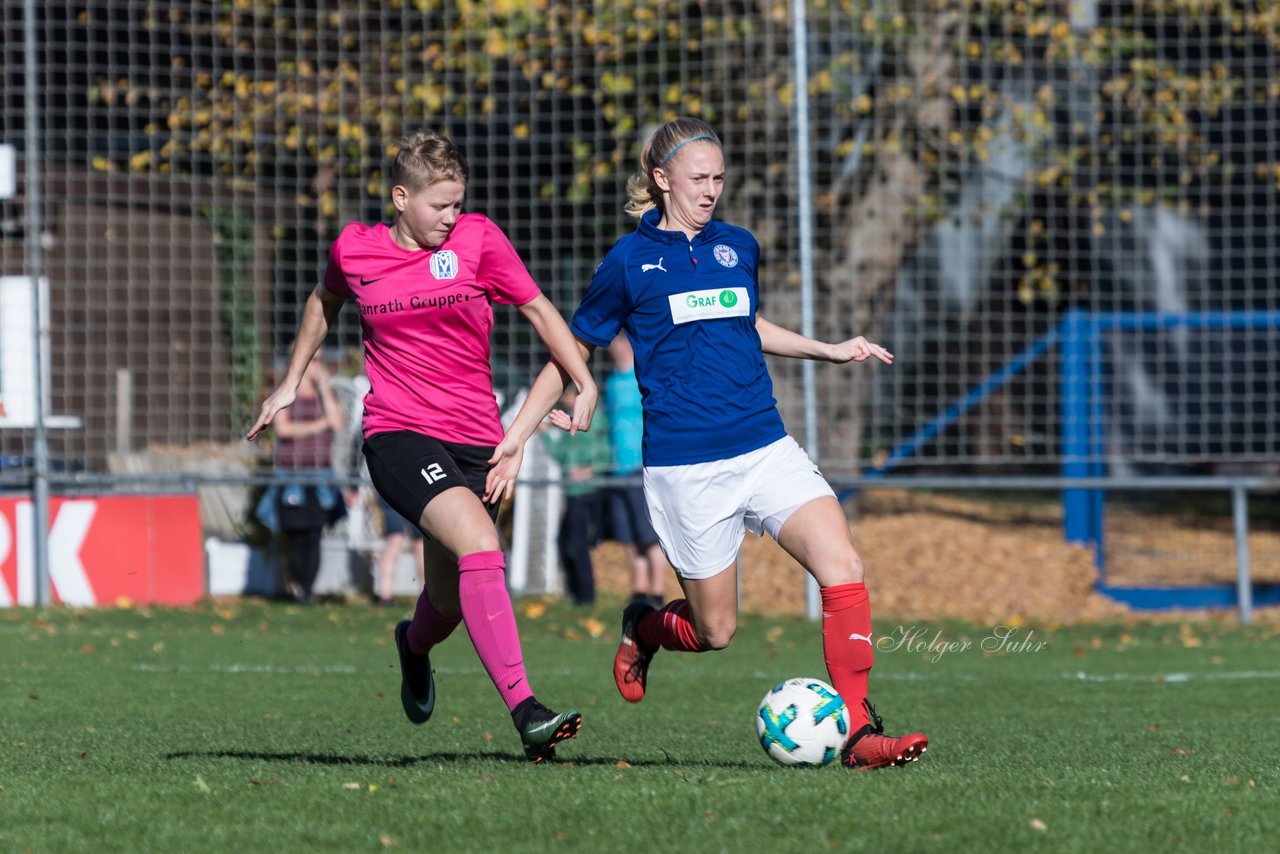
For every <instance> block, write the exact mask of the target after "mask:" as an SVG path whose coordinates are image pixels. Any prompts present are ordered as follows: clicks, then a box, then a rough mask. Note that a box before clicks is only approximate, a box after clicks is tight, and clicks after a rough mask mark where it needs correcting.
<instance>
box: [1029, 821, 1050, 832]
mask: <svg viewBox="0 0 1280 854" xmlns="http://www.w3.org/2000/svg"><path fill="white" fill-rule="evenodd" d="M1027 826H1029V827H1030V828H1031V829H1032V830H1038V831H1040V832H1041V833H1044V832H1045V831H1047V830H1048V829H1049V825H1047V824H1045V823H1044V822H1043V821H1041V820H1040V819H1038V818H1033V819H1031V821H1029V822H1027Z"/></svg>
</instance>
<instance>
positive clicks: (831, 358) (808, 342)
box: [756, 314, 893, 365]
mask: <svg viewBox="0 0 1280 854" xmlns="http://www.w3.org/2000/svg"><path fill="white" fill-rule="evenodd" d="M756 332H757V333H759V335H760V344H761V347H762V349H763V350H764V352H766V353H768V354H769V355H771V356H787V357H790V358H793V359H813V360H815V361H820V362H834V363H836V364H843V363H845V362H864V361H866V360H867V359H870V358H876V359H879V360H880V361H881V362H884V363H885V364H886V365H892V364H893V354H892V353H890V352H889V351H888V350H886V349H885V348H883V347H881V346H880V345H879V344H872V343H871V342H870V341H868V340H867V339H866V338H863V337H862V336H861V335H859V336H857V337H856V338H850V339H848V340H846V341H841V342H840V343H838V344H827V343H826V342H823V341H815V340H814V339H812V338H808V337H806V336H804V335H801V334H800V333H798V332H792V331H791V330H790V329H784V328H783V327H781V326H778V325H777V324H775V323H771V322H769V321H768V320H765V319H764V317H763V316H761V315H758V314H757V315H756Z"/></svg>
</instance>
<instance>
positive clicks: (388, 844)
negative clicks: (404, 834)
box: [378, 833, 400, 848]
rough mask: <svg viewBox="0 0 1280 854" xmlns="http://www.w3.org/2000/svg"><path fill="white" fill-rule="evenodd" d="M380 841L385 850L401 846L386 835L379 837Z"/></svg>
mask: <svg viewBox="0 0 1280 854" xmlns="http://www.w3.org/2000/svg"><path fill="white" fill-rule="evenodd" d="M378 841H379V842H381V843H382V847H383V848H395V847H396V846H397V845H399V844H400V843H399V842H397V841H396V840H394V839H392V838H391V837H390V836H387V835H386V834H385V833H384V834H382V835H381V836H379V837H378Z"/></svg>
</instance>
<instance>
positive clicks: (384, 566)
mask: <svg viewBox="0 0 1280 854" xmlns="http://www.w3.org/2000/svg"><path fill="white" fill-rule="evenodd" d="M374 494H375V495H377V492H376V490H375V492H374ZM378 508H379V509H380V510H381V511H382V549H381V550H380V551H379V552H378V559H377V573H378V575H377V585H378V589H377V590H376V591H375V595H376V596H377V597H378V604H379V605H383V606H385V607H388V608H389V607H391V606H392V605H394V604H395V598H396V590H395V584H396V565H397V564H398V563H399V562H400V555H402V554H404V550H405V548H408V549H409V551H410V552H411V553H412V554H413V589H414V590H421V589H422V584H423V578H422V566H423V564H422V560H423V557H422V549H423V546H422V532H421V531H419V530H418V527H417V526H416V525H413V524H411V523H410V522H409V521H407V520H406V519H405V518H404V517H403V516H401V515H400V514H399V513H397V512H396V511H395V508H393V507H392V506H391V505H390V504H388V503H387V500H386V499H385V498H383V497H382V496H381V495H378Z"/></svg>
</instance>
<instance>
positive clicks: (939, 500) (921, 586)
mask: <svg viewBox="0 0 1280 854" xmlns="http://www.w3.org/2000/svg"><path fill="white" fill-rule="evenodd" d="M851 525H852V529H853V532H854V541H855V542H856V543H857V545H858V551H859V553H860V554H861V555H862V558H863V561H864V563H865V565H866V568H867V580H868V587H869V588H870V589H871V592H872V597H873V598H872V603H873V607H874V608H875V611H876V613H878V614H882V615H892V616H895V617H899V618H907V619H931V620H938V619H947V618H955V619H964V620H969V621H973V622H978V623H998V622H1009V621H1017V620H1034V621H1038V622H1045V623H1076V622H1089V621H1095V620H1103V619H1127V618H1138V617H1139V616H1140V617H1142V618H1144V619H1148V618H1161V617H1164V618H1168V617H1173V618H1175V619H1185V618H1189V617H1195V616H1212V615H1211V614H1168V613H1164V614H1160V615H1153V614H1151V613H1150V612H1141V613H1139V612H1134V611H1132V610H1130V609H1129V608H1127V607H1125V606H1123V605H1121V604H1119V603H1117V602H1115V601H1114V600H1112V599H1110V598H1108V597H1106V596H1103V595H1102V594H1100V593H1098V592H1097V591H1096V590H1095V585H1096V584H1097V582H1098V578H1099V574H1098V570H1097V568H1096V567H1095V566H1094V557H1093V552H1092V550H1090V549H1086V548H1084V547H1081V546H1076V545H1072V544H1069V543H1067V542H1066V541H1065V540H1064V538H1063V534H1062V530H1063V529H1062V514H1061V508H1060V505H1059V504H1058V503H1057V502H1053V501H1050V500H1045V499H1037V500H1035V501H1034V502H1019V501H1017V500H1015V499H1001V500H991V501H988V500H982V499H969V498H958V497H955V496H949V495H936V494H930V493H924V492H915V491H889V490H877V491H876V492H874V493H868V494H867V495H866V496H864V498H863V500H862V502H861V505H860V507H859V508H858V515H857V518H856V520H855V521H853V522H852V523H851ZM1104 536H1105V537H1106V541H1107V544H1108V552H1107V567H1106V581H1107V583H1108V584H1110V585H1114V586H1149V587H1180V586H1199V585H1208V584H1233V583H1234V581H1235V572H1236V569H1235V567H1236V557H1235V555H1236V550H1235V540H1234V536H1233V533H1232V529H1231V521H1230V519H1229V518H1227V519H1225V520H1223V519H1220V518H1211V519H1206V518H1204V517H1202V516H1197V515H1195V514H1167V513H1161V514H1152V513H1143V512H1140V511H1137V510H1133V509H1129V508H1124V507H1112V508H1109V510H1108V514H1107V529H1106V532H1105V534H1104ZM1249 545H1250V555H1251V565H1252V570H1253V572H1252V574H1253V578H1254V580H1255V581H1256V582H1270V583H1277V582H1280V533H1277V532H1276V531H1271V530H1255V531H1252V532H1251V535H1250V538H1249ZM593 557H594V558H595V562H596V578H597V583H598V585H599V587H600V589H601V590H602V591H606V592H610V593H616V594H625V593H627V592H628V591H629V577H628V574H627V569H626V566H625V564H624V561H623V554H622V549H621V548H620V547H619V546H617V545H616V544H614V543H604V544H601V545H600V546H599V547H598V548H597V549H596V550H595V551H594V552H593ZM741 578H742V588H741V596H742V608H743V610H744V611H749V612H755V613H769V614H802V613H804V610H805V598H804V597H805V592H804V588H805V583H804V579H805V573H804V571H803V570H802V569H801V568H800V566H799V564H797V563H796V562H795V561H794V560H792V558H791V557H790V556H789V555H788V554H786V553H785V552H784V551H782V549H780V548H779V547H778V546H777V544H776V543H774V542H773V541H772V540H771V539H769V538H768V537H754V536H751V535H748V537H747V541H746V542H745V543H744V545H743V549H742V554H741ZM678 590H679V587H678V585H677V583H676V581H675V578H674V577H672V578H671V579H670V581H669V584H668V598H671V597H672V596H674V595H678V594H677V591H678ZM1256 617H1257V618H1258V619H1260V620H1268V621H1271V620H1280V609H1277V608H1268V609H1258V610H1257V611H1256Z"/></svg>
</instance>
